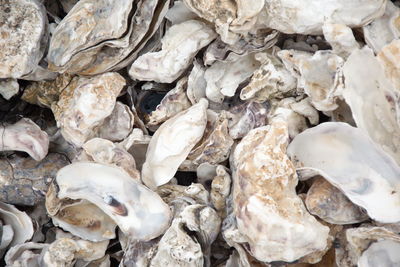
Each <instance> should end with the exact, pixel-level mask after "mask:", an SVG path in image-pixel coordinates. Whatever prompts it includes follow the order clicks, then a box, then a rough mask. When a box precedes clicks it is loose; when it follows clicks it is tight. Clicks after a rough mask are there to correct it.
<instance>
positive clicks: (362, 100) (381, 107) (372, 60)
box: [343, 47, 400, 164]
mask: <svg viewBox="0 0 400 267" xmlns="http://www.w3.org/2000/svg"><path fill="white" fill-rule="evenodd" d="M343 75H344V78H345V90H344V91H343V96H344V98H345V100H346V103H347V104H348V105H349V106H350V108H351V111H352V114H353V118H354V121H355V122H356V124H357V127H359V128H361V129H363V130H364V131H366V132H367V133H368V135H369V136H370V137H371V139H372V140H373V141H374V142H376V143H377V144H379V145H380V146H381V147H382V149H383V150H385V152H386V153H388V154H389V155H390V156H392V157H393V158H394V159H395V160H396V161H397V163H398V164H399V163H400V153H399V152H400V128H399V123H398V121H399V120H398V115H397V112H398V107H397V104H396V102H397V90H396V89H395V88H394V86H393V84H392V83H391V82H390V80H389V79H388V78H387V77H386V76H385V73H384V69H383V67H382V65H381V64H380V63H379V61H378V60H377V59H376V57H375V56H374V54H373V52H372V50H371V49H369V48H368V47H364V48H363V49H361V50H355V51H353V53H352V54H351V55H350V56H349V58H348V59H347V61H346V63H345V64H344V67H343ZM378 129H379V130H378Z"/></svg>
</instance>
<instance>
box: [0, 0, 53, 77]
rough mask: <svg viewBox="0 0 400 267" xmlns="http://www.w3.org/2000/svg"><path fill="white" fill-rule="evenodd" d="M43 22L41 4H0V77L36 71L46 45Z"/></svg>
mask: <svg viewBox="0 0 400 267" xmlns="http://www.w3.org/2000/svg"><path fill="white" fill-rule="evenodd" d="M47 23H48V22H47V16H46V10H45V8H44V6H43V5H42V4H41V1H37V0H11V1H3V2H2V3H1V5H0V24H1V27H0V36H1V38H0V78H21V77H22V76H24V75H26V74H29V73H31V72H32V71H34V70H35V69H36V68H37V66H38V63H39V61H40V59H41V58H42V56H43V52H44V46H43V45H45V44H46V43H47V38H46V37H47Z"/></svg>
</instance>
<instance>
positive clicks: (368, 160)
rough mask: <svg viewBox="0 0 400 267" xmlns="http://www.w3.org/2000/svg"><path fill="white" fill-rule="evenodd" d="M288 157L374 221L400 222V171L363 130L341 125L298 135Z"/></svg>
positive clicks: (314, 128) (306, 131)
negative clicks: (337, 191)
mask: <svg viewBox="0 0 400 267" xmlns="http://www.w3.org/2000/svg"><path fill="white" fill-rule="evenodd" d="M288 155H289V156H290V157H291V159H292V160H293V161H294V162H295V163H296V166H297V167H298V168H299V169H304V170H311V171H313V172H314V173H318V174H320V175H322V176H323V177H324V178H325V179H327V180H328V181H329V182H330V183H331V184H333V185H334V186H336V187H338V188H339V189H340V190H341V191H342V192H343V193H344V194H345V195H346V197H348V198H349V199H350V200H351V201H352V202H353V203H354V204H356V205H358V206H361V207H362V208H364V209H365V210H366V212H367V213H368V215H369V216H370V217H371V218H372V219H374V220H377V221H380V222H387V223H390V222H399V221H400V210H399V209H398V208H397V207H398V206H399V203H400V196H399V194H400V191H399V186H400V179H399V174H400V168H399V166H398V165H397V164H396V162H395V161H394V160H393V159H392V158H391V157H390V156H389V155H388V154H386V153H385V152H384V151H383V150H382V149H381V148H380V147H379V146H378V145H376V144H375V143H373V141H372V140H371V139H370V138H369V137H368V136H367V135H365V133H364V132H363V131H362V130H360V129H358V128H354V127H351V126H349V125H348V124H346V123H342V122H326V123H322V124H319V125H318V126H316V127H313V128H310V129H307V130H305V131H304V132H302V133H301V134H299V135H297V136H296V137H295V138H294V139H293V141H292V142H291V143H290V145H289V147H288ZM338 166H340V168H338ZM304 178H307V177H304ZM382 206H384V207H385V209H382Z"/></svg>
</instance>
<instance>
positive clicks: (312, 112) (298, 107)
mask: <svg viewBox="0 0 400 267" xmlns="http://www.w3.org/2000/svg"><path fill="white" fill-rule="evenodd" d="M289 99H290V100H294V101H293V102H292V101H288V105H289V107H290V108H291V109H292V110H293V111H294V112H297V113H298V114H300V115H302V116H303V117H305V118H307V119H308V121H309V122H310V124H311V125H316V124H318V122H319V114H318V111H317V110H316V109H315V108H314V106H313V105H312V104H311V99H310V97H306V98H304V99H302V100H300V101H296V100H295V99H291V98H285V99H284V100H283V101H285V100H289Z"/></svg>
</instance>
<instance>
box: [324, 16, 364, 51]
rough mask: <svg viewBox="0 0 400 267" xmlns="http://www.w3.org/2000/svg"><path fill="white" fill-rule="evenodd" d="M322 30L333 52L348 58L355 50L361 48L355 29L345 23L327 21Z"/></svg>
mask: <svg viewBox="0 0 400 267" xmlns="http://www.w3.org/2000/svg"><path fill="white" fill-rule="evenodd" d="M322 30H323V32H324V37H325V39H326V41H328V42H329V44H330V45H331V46H332V50H333V52H334V53H335V54H337V55H339V56H341V57H343V58H347V57H348V56H349V55H350V54H351V52H352V51H353V50H355V49H358V48H360V46H359V44H358V43H357V41H356V38H355V37H354V35H353V31H352V30H351V29H350V27H347V26H346V25H344V24H333V23H325V24H324V26H323V27H322Z"/></svg>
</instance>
